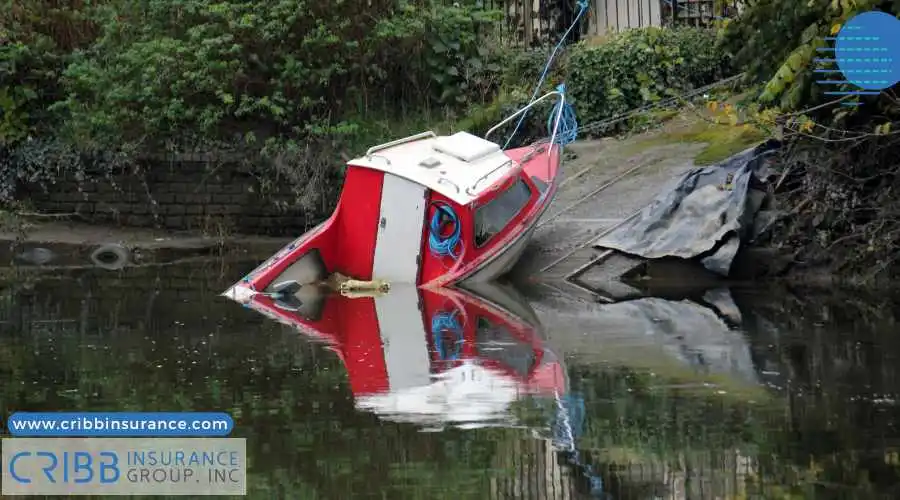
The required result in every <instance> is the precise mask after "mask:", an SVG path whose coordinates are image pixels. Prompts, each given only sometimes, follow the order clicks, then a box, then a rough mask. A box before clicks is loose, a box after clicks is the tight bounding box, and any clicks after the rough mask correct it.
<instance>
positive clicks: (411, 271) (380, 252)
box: [372, 174, 427, 285]
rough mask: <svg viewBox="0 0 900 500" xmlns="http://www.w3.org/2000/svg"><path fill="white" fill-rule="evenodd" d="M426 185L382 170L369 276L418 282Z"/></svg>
mask: <svg viewBox="0 0 900 500" xmlns="http://www.w3.org/2000/svg"><path fill="white" fill-rule="evenodd" d="M426 190H427V188H426V187H425V186H422V185H421V184H417V183H415V182H411V181H408V180H406V179H404V178H402V177H397V176H395V175H391V174H384V184H383V187H382V189H381V215H380V218H379V221H378V235H377V238H376V240H375V262H374V265H373V269H372V279H382V280H387V281H388V282H389V283H391V284H394V283H398V284H399V283H409V284H413V285H415V284H417V281H418V278H419V260H420V259H419V253H420V252H421V251H422V229H423V226H424V223H425V194H426Z"/></svg>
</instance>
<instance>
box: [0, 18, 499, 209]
mask: <svg viewBox="0 0 900 500" xmlns="http://www.w3.org/2000/svg"><path fill="white" fill-rule="evenodd" d="M13 4H14V5H13V6H12V8H10V9H6V10H5V11H4V12H3V13H0V40H2V41H3V42H4V43H3V45H2V47H0V106H2V107H3V111H4V113H3V118H2V121H0V149H2V155H3V156H4V157H5V158H6V160H5V161H4V162H3V164H2V165H0V178H2V179H0V184H2V185H3V186H6V187H7V188H9V187H10V186H14V185H15V184H16V179H25V178H33V177H39V178H47V177H48V176H53V175H60V174H61V173H62V172H61V171H59V170H58V169H59V168H64V167H65V165H69V164H71V165H72V168H74V169H80V168H81V167H79V166H78V165H80V164H81V163H83V162H71V161H69V159H70V158H71V157H72V153H71V150H72V149H73V148H74V149H75V150H81V151H111V152H119V151H129V152H134V153H135V154H139V153H141V152H151V153H158V152H160V151H161V150H175V151H178V150H181V151H185V150H195V151H196V150H197V149H205V150H206V151H212V152H215V151H216V150H223V149H224V150H230V151H241V152H244V153H246V154H247V155H248V156H250V157H255V158H256V159H258V160H259V161H258V162H256V163H258V165H257V167H258V168H259V169H263V170H264V169H266V168H270V169H274V170H283V169H284V168H288V169H303V168H322V169H330V170H332V171H337V168H336V167H339V165H340V164H341V161H340V159H339V157H338V155H337V154H336V153H338V152H340V151H350V153H351V154H356V153H358V151H357V150H359V149H364V148H363V146H364V144H360V143H359V141H360V140H363V139H365V140H380V139H384V138H385V137H384V136H394V135H401V134H405V133H408V132H412V131H413V130H406V127H407V124H408V123H409V122H413V121H414V120H410V119H408V118H409V117H411V116H418V115H422V114H428V113H430V114H432V115H434V116H433V120H434V121H437V120H439V119H445V118H446V117H447V116H458V114H459V113H460V112H462V111H464V110H465V109H466V108H468V107H469V106H471V105H473V104H476V103H483V102H489V101H490V100H491V99H492V98H493V95H494V93H495V92H496V90H497V88H498V87H499V85H500V80H501V67H502V66H503V61H504V59H505V58H506V57H507V52H506V51H505V50H504V49H503V47H501V46H500V45H499V44H497V43H493V42H492V41H491V40H490V38H489V36H490V28H492V27H493V26H494V25H495V21H496V20H497V19H498V16H499V12H496V11H490V10H485V9H484V8H482V7H479V6H476V5H474V2H458V3H455V4H453V5H446V4H445V2H443V1H441V0H414V1H409V0H373V1H370V2H347V1H337V2H313V1H306V0H268V1H262V0H251V1H246V0H223V1H219V2H208V1H206V0H182V1H179V2H172V1H169V0H117V1H108V0H97V1H91V2H87V1H84V0H62V1H54V2H47V1H46V0H22V1H21V2H13ZM51 4H52V5H51ZM384 123H390V124H391V125H392V127H391V128H390V129H389V130H384V129H383V127H382V124H384ZM408 126H412V125H408ZM378 131H380V132H381V135H382V136H381V137H375V138H373V135H377V133H376V132H378ZM29 136H32V137H35V138H37V139H39V140H36V141H35V140H28V138H29ZM48 144H54V145H55V146H53V147H48V146H46V145H48ZM54 151H58V152H60V157H59V158H58V161H57V160H51V159H50V158H49V157H50V156H52V155H53V152H54ZM63 151H65V152H66V153H65V154H63V153H62V152H63ZM298 151H299V152H302V154H298V153H297V152H298ZM311 151H312V153H321V154H318V156H320V157H321V156H325V155H328V156H329V157H330V158H332V160H331V162H324V161H319V160H320V159H318V158H317V160H316V161H306V160H305V159H309V158H310V156H309V155H310V154H311V153H310V152H311ZM295 154H298V155H297V158H300V159H304V160H303V161H300V160H298V161H287V160H286V159H285V158H286V156H289V155H295ZM89 156H91V157H93V156H96V155H94V154H93V153H91V154H90V155H89ZM101 156H103V155H101ZM114 156H115V157H116V158H117V162H116V164H117V165H119V164H121V162H120V161H119V160H118V159H119V158H121V156H120V155H118V154H115V155H114ZM36 158H40V159H41V160H40V161H32V160H34V159H36ZM298 162H299V163H298ZM256 163H255V164H256ZM40 164H46V165H48V167H47V169H48V170H47V171H46V172H32V171H31V169H34V168H37V167H39V165H40ZM49 165H53V167H52V170H50V169H51V167H49ZM279 165H281V167H279ZM285 165H290V166H289V167H285ZM332 173H333V172H332ZM301 174H302V175H301ZM330 175H331V173H326V174H321V175H320V174H319V173H315V174H314V173H310V172H306V173H302V172H297V175H296V176H294V177H297V178H298V179H300V178H302V179H307V178H316V179H322V178H328V177H329V176H330ZM7 192H8V189H4V190H3V193H7ZM4 196H6V195H5V194H4Z"/></svg>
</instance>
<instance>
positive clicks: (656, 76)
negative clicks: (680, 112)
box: [568, 27, 730, 123]
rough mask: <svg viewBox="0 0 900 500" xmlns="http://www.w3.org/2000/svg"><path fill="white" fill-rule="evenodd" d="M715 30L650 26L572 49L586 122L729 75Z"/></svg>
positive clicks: (573, 80) (573, 81)
mask: <svg viewBox="0 0 900 500" xmlns="http://www.w3.org/2000/svg"><path fill="white" fill-rule="evenodd" d="M716 40H717V34H716V32H715V31H713V30H705V29H697V28H689V27H684V28H646V29H642V30H631V31H626V32H624V33H622V34H620V35H617V36H613V37H609V38H607V39H606V40H605V41H604V42H603V43H601V44H599V45H585V46H584V47H583V48H582V50H578V51H573V52H572V54H571V57H570V59H569V61H568V63H569V68H570V72H569V81H568V85H569V86H570V87H571V89H572V94H573V97H574V99H575V102H576V104H577V106H578V108H577V109H578V113H579V119H580V120H581V121H582V122H583V123H589V122H594V121H599V120H602V119H604V118H609V117H612V116H615V115H617V114H620V113H623V112H626V111H629V110H631V109H634V108H638V107H641V106H643V105H647V104H651V103H655V102H658V101H660V100H662V99H665V98H671V97H674V96H678V95H681V94H684V93H685V92H686V91H688V90H691V89H693V88H696V87H701V86H703V85H706V84H709V83H712V82H714V81H716V80H719V79H721V78H723V77H725V76H730V75H729V73H730V67H729V64H728V63H729V60H728V57H727V56H726V55H724V53H723V52H722V51H721V50H719V47H718V46H717V44H716Z"/></svg>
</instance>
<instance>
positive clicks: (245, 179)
mask: <svg viewBox="0 0 900 500" xmlns="http://www.w3.org/2000/svg"><path fill="white" fill-rule="evenodd" d="M137 170H139V171H140V172H121V173H117V174H114V175H112V176H109V178H105V176H96V177H93V178H91V179H89V180H86V181H83V182H79V181H78V180H76V179H75V178H72V177H69V178H63V179H60V180H58V181H57V182H56V183H55V184H53V185H50V186H45V187H38V186H29V187H27V188H26V195H25V199H27V200H28V201H29V202H30V203H31V204H32V205H33V206H34V209H35V211H37V212H42V213H77V214H79V215H81V216H82V217H83V218H84V219H86V220H88V221H89V222H95V223H114V224H121V225H123V226H130V227H157V228H165V229H169V230H191V231H202V232H205V233H208V234H232V233H245V234H265V235H272V236H292V235H299V234H301V233H303V232H304V231H305V230H306V229H308V228H310V227H312V226H313V225H315V224H316V223H318V222H320V221H321V220H322V218H324V217H325V216H327V215H328V214H324V213H323V214H308V213H304V211H302V210H299V209H284V208H281V207H285V206H290V205H291V204H292V203H293V200H294V197H295V195H294V191H293V189H292V188H291V187H290V186H289V185H288V183H286V182H281V183H277V182H275V183H274V184H275V185H276V186H277V189H272V190H269V191H268V192H265V193H262V191H263V190H264V186H263V185H262V183H261V182H260V181H259V180H258V179H257V178H256V177H255V176H254V175H253V174H252V173H251V172H250V171H249V169H247V168H244V167H241V166H239V165H237V164H235V163H222V162H214V161H204V160H198V159H197V157H191V156H184V157H179V158H175V159H170V160H159V159H155V160H152V161H150V160H148V161H145V162H143V163H142V166H141V168H139V169H137Z"/></svg>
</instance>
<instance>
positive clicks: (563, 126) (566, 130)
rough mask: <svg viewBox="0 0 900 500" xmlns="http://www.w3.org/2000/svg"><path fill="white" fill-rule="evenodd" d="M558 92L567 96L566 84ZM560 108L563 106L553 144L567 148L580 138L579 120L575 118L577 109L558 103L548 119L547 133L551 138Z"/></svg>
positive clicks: (557, 88) (567, 104)
mask: <svg viewBox="0 0 900 500" xmlns="http://www.w3.org/2000/svg"><path fill="white" fill-rule="evenodd" d="M556 90H558V91H559V92H561V93H562V94H564V95H565V93H566V84H564V83H562V84H560V85H559V86H558V87H556ZM560 106H563V109H562V116H560V117H559V128H558V129H556V138H555V139H554V140H553V142H554V143H556V144H559V145H560V146H566V145H569V144H571V143H573V142H575V139H577V138H578V119H577V118H576V117H575V109H573V108H572V105H571V104H569V103H568V102H566V103H565V104H563V103H562V102H559V101H557V103H556V104H555V105H554V106H553V110H551V111H550V116H549V117H547V131H548V132H549V133H550V135H551V136H552V135H553V127H554V126H555V125H556V115H557V113H559V107H560Z"/></svg>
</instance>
